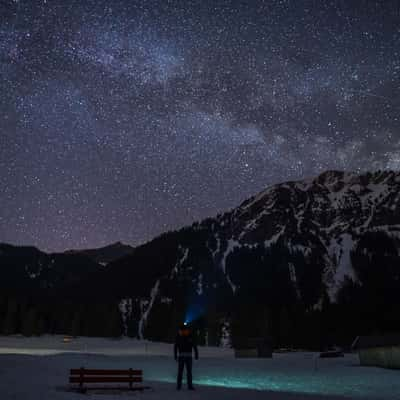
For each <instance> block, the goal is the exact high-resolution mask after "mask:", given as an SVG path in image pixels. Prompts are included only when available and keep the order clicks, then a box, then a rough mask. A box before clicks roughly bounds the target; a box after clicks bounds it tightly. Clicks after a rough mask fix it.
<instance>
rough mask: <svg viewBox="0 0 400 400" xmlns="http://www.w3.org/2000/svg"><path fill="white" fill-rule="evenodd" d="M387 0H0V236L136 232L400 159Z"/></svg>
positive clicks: (394, 31) (395, 49) (66, 239)
mask: <svg viewBox="0 0 400 400" xmlns="http://www.w3.org/2000/svg"><path fill="white" fill-rule="evenodd" d="M399 8H400V3H399V2H398V1H388V0H385V1H376V2H371V1H354V2H350V1H344V0H342V1H333V2H328V1H300V0H293V1H290V0H287V1H256V0H253V1H205V0H199V1H167V0H160V1H142V2H136V1H133V0H126V1H122V0H116V1H111V0H110V1H92V0H86V1H72V0H68V1H67V0H64V1H60V0H47V1H39V0H38V1H33V0H32V1H24V0H14V1H11V0H10V1H7V0H6V1H4V0H2V1H1V2H0V187H1V190H0V206H1V208H0V241H6V242H11V243H15V244H33V245H36V246H39V247H40V248H42V249H45V250H52V251H54V250H64V249H66V248H82V247H94V246H101V245H105V244H108V243H111V242H114V241H117V240H121V241H124V242H127V243H130V244H133V245H135V244H139V243H143V242H145V241H146V240H149V239H151V238H152V237H154V236H156V235H157V234H159V233H161V232H164V231H167V230H172V229H175V228H177V227H180V226H183V225H185V224H189V223H191V222H192V221H195V220H199V219H201V218H204V217H207V216H213V215H215V214H217V213H218V212H221V211H224V210H227V209H229V208H232V207H234V206H236V205H238V204H239V203H240V202H241V201H243V200H244V199H246V198H248V197H250V196H251V195H254V194H255V193H257V192H258V191H260V190H262V189H264V188H265V187H266V186H268V185H270V184H273V183H278V182H282V181H286V180H292V179H301V178H304V177H311V176H314V175H316V174H318V173H320V172H322V171H324V170H326V169H341V170H343V169H344V170H355V171H359V170H366V169H400V16H399Z"/></svg>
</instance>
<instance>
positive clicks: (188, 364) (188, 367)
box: [186, 357, 193, 389]
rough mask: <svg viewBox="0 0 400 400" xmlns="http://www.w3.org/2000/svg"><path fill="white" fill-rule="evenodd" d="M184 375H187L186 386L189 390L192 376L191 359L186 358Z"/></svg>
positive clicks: (191, 387) (191, 385)
mask: <svg viewBox="0 0 400 400" xmlns="http://www.w3.org/2000/svg"><path fill="white" fill-rule="evenodd" d="M186 374H187V385H188V388H189V389H193V381H192V379H193V376H192V357H187V358H186Z"/></svg>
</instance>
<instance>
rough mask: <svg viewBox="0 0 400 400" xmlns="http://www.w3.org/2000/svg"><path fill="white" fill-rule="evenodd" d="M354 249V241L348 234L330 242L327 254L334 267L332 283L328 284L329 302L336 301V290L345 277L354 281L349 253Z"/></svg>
mask: <svg viewBox="0 0 400 400" xmlns="http://www.w3.org/2000/svg"><path fill="white" fill-rule="evenodd" d="M353 248H354V241H353V238H352V236H351V234H349V233H344V234H343V235H341V236H339V237H338V238H337V239H334V240H332V241H331V243H330V246H329V248H328V254H329V257H330V259H331V260H332V262H333V265H335V266H336V269H335V272H334V274H333V276H332V282H329V283H328V295H329V298H330V300H331V301H335V300H336V295H337V292H338V290H339V289H340V288H341V287H342V285H343V283H344V280H345V278H346V277H348V278H350V279H351V280H353V281H356V279H357V278H356V276H355V274H354V271H353V267H352V264H351V258H350V253H351V251H352V250H353Z"/></svg>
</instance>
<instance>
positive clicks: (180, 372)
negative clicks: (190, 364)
mask: <svg viewBox="0 0 400 400" xmlns="http://www.w3.org/2000/svg"><path fill="white" fill-rule="evenodd" d="M184 365H185V360H184V359H183V358H182V357H179V358H178V377H177V380H176V388H177V389H180V388H181V387H182V376H183V367H184Z"/></svg>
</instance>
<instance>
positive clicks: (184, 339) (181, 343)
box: [174, 324, 199, 390]
mask: <svg viewBox="0 0 400 400" xmlns="http://www.w3.org/2000/svg"><path fill="white" fill-rule="evenodd" d="M193 351H194V358H195V359H196V360H198V359H199V352H198V349H197V345H196V341H195V339H194V337H193V333H192V331H191V329H190V328H189V326H187V324H183V325H181V326H180V327H179V330H178V334H177V335H176V339H175V345H174V357H175V361H177V362H178V377H177V382H176V388H177V390H180V389H181V387H182V377H183V370H184V368H186V376H187V386H188V389H189V390H194V387H193V376H192V360H193V358H192V357H193Z"/></svg>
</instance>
